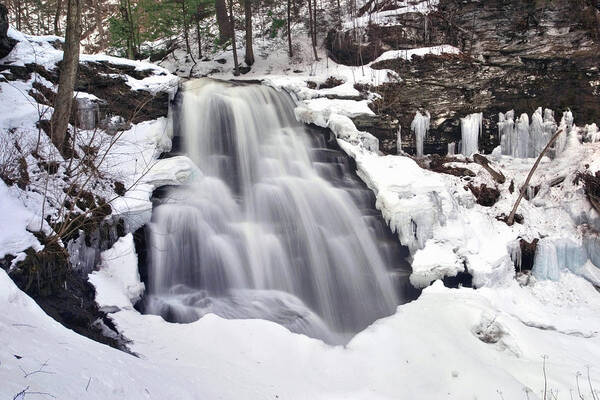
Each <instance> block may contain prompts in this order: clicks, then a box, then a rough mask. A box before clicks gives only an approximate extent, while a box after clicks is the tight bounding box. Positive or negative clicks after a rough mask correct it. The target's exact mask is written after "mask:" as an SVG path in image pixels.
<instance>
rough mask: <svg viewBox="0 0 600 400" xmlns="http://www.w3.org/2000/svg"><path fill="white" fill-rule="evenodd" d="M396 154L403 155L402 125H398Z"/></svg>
mask: <svg viewBox="0 0 600 400" xmlns="http://www.w3.org/2000/svg"><path fill="white" fill-rule="evenodd" d="M396 154H402V125H400V124H398V133H397V136H396Z"/></svg>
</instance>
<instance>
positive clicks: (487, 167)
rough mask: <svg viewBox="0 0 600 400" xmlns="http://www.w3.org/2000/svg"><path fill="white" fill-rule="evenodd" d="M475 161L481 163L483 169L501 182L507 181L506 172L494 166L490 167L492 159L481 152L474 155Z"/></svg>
mask: <svg viewBox="0 0 600 400" xmlns="http://www.w3.org/2000/svg"><path fill="white" fill-rule="evenodd" d="M473 161H475V162H476V163H477V164H479V165H481V166H482V167H483V169H485V170H486V171H487V172H489V173H490V175H491V176H492V178H494V180H495V181H496V182H498V183H499V184H503V183H504V182H506V177H505V176H504V174H503V173H502V172H501V171H496V170H494V169H493V168H492V167H490V161H489V160H488V159H487V158H485V157H484V156H482V155H481V154H475V155H473Z"/></svg>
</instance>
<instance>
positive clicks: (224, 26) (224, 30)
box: [215, 0, 231, 44]
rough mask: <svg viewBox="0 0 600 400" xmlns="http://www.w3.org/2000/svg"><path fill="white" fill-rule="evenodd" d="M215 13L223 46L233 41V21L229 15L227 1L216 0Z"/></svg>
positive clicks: (220, 41)
mask: <svg viewBox="0 0 600 400" xmlns="http://www.w3.org/2000/svg"><path fill="white" fill-rule="evenodd" d="M215 12H216V14H217V25H218V26H219V43H221V44H223V43H225V42H227V41H228V40H229V39H231V21H230V20H229V16H228V15H227V6H226V5H225V0H215Z"/></svg>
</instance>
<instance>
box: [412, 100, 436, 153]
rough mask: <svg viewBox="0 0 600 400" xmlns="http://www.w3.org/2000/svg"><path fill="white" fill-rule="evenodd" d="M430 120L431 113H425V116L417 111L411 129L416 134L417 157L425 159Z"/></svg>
mask: <svg viewBox="0 0 600 400" xmlns="http://www.w3.org/2000/svg"><path fill="white" fill-rule="evenodd" d="M430 119H431V116H430V115H429V111H425V113H424V114H421V113H420V112H419V111H417V113H416V114H415V118H414V119H413V121H412V123H411V124H410V129H411V130H412V131H413V132H414V133H415V141H416V149H417V157H423V142H424V140H425V136H427V131H429V122H430Z"/></svg>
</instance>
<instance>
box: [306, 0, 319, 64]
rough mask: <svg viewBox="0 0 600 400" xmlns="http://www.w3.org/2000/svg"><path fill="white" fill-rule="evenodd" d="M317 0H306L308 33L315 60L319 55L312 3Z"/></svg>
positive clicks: (314, 10)
mask: <svg viewBox="0 0 600 400" xmlns="http://www.w3.org/2000/svg"><path fill="white" fill-rule="evenodd" d="M316 1H317V0H312V1H311V0H308V34H309V37H310V40H311V43H312V48H313V53H314V55H315V60H317V61H318V60H319V55H318V54H317V34H316V15H315V13H316V11H317V8H316V4H315V7H314V9H313V6H312V3H316Z"/></svg>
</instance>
